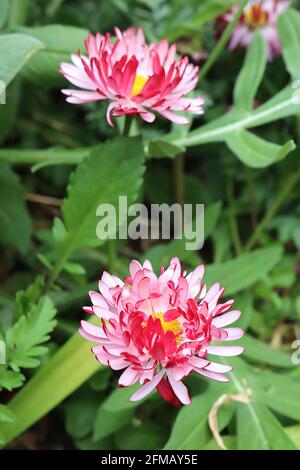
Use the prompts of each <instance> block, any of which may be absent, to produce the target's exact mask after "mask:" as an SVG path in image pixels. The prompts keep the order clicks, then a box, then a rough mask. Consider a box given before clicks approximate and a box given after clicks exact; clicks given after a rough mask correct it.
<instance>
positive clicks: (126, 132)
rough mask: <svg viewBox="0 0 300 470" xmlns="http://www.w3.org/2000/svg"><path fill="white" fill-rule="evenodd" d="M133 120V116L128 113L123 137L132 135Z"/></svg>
mask: <svg viewBox="0 0 300 470" xmlns="http://www.w3.org/2000/svg"><path fill="white" fill-rule="evenodd" d="M132 122H133V118H132V116H130V115H129V114H126V116H125V122H124V127H123V132H122V135H123V137H129V136H130V129H131V124H132Z"/></svg>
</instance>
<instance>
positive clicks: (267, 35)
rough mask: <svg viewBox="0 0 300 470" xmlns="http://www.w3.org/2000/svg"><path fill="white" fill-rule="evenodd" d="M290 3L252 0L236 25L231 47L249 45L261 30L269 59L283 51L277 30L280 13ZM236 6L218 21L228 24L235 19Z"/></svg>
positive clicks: (273, 0)
mask: <svg viewBox="0 0 300 470" xmlns="http://www.w3.org/2000/svg"><path fill="white" fill-rule="evenodd" d="M289 5H290V0H278V1H277V0H260V1H253V0H252V1H250V2H248V4H247V5H246V6H245V8H244V11H243V14H242V16H241V18H240V20H239V22H238V24H237V25H236V27H235V29H234V31H233V33H232V36H231V40H230V42H229V49H231V50H234V49H236V48H237V47H239V46H243V47H248V46H249V45H250V43H251V41H252V38H253V35H254V34H255V32H256V31H260V33H261V34H262V36H263V37H264V39H265V41H266V43H267V46H268V60H269V61H271V60H272V59H273V57H274V56H276V55H279V54H280V53H281V47H280V41H279V36H278V31H277V21H278V17H279V15H280V14H281V13H282V12H283V11H284V10H286V9H287V8H288V7H289ZM238 8H239V7H238V6H234V7H232V8H231V10H230V11H229V12H227V13H225V14H224V15H222V16H221V17H219V19H218V22H219V23H223V24H225V25H226V24H227V23H230V21H231V20H232V19H233V17H234V15H235V13H236V12H237V10H238Z"/></svg>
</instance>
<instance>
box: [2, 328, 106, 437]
mask: <svg viewBox="0 0 300 470" xmlns="http://www.w3.org/2000/svg"><path fill="white" fill-rule="evenodd" d="M90 349H91V345H90V343H89V342H88V341H86V340H85V339H83V338H81V337H80V336H79V334H78V333H76V334H75V335H73V336H72V338H70V339H69V340H68V341H67V342H66V343H65V344H64V345H63V346H62V347H61V348H60V349H59V350H58V351H57V352H56V353H55V354H54V355H53V356H52V357H51V358H50V360H49V361H48V362H46V363H45V364H43V365H42V366H41V368H40V369H39V370H38V372H37V373H36V374H35V375H34V376H33V378H32V379H31V380H30V381H29V382H28V383H27V384H26V385H25V386H24V387H23V388H22V390H21V391H20V392H19V393H18V394H17V395H15V397H14V398H13V399H12V400H11V401H10V402H9V407H10V409H11V411H12V412H13V413H14V415H15V417H16V421H15V422H14V423H12V424H10V423H0V434H2V435H3V436H4V439H5V444H4V445H7V444H9V443H10V442H11V441H12V440H13V439H15V438H16V437H18V436H19V435H20V434H22V433H23V432H24V431H25V430H26V429H28V428H29V427H30V426H32V425H33V424H34V423H36V422H37V421H38V420H40V419H41V418H42V417H43V416H45V415H46V414H47V413H49V411H51V410H52V409H53V408H55V407H56V406H57V405H58V404H59V403H61V401H62V400H64V399H65V398H66V397H68V396H69V395H70V394H71V393H72V392H73V391H74V390H76V389H77V388H78V387H79V386H80V385H82V384H83V383H84V382H85V381H86V380H88V379H89V378H90V377H91V376H92V375H93V374H94V373H95V372H96V370H97V369H98V368H99V363H98V362H97V361H96V360H95V359H94V358H93V357H92V355H91V351H90Z"/></svg>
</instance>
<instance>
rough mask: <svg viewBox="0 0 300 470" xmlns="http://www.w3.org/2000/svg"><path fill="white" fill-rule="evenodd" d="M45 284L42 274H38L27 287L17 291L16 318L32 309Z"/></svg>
mask: <svg viewBox="0 0 300 470" xmlns="http://www.w3.org/2000/svg"><path fill="white" fill-rule="evenodd" d="M43 285H44V279H43V278H42V276H37V277H36V278H35V280H34V282H33V283H32V284H30V285H29V286H28V287H27V288H26V289H24V290H20V291H18V292H17V293H16V302H15V310H14V318H15V319H16V318H19V317H20V316H21V315H25V314H26V313H28V311H29V310H30V308H31V306H32V305H33V304H35V303H36V302H37V301H38V299H39V297H40V295H41V291H42V287H43Z"/></svg>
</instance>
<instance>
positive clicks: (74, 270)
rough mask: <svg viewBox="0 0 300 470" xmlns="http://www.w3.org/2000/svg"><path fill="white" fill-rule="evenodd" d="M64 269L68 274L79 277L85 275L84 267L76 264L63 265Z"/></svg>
mask: <svg viewBox="0 0 300 470" xmlns="http://www.w3.org/2000/svg"><path fill="white" fill-rule="evenodd" d="M64 269H65V271H67V272H68V273H70V274H80V275H83V274H85V269H84V267H83V266H81V264H78V263H70V262H68V263H65V265H64Z"/></svg>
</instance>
